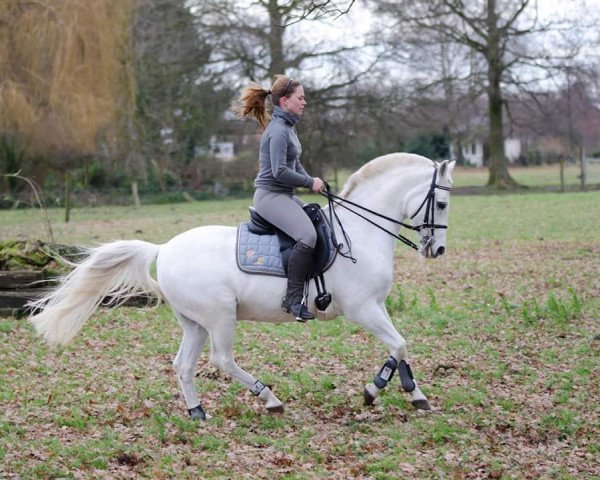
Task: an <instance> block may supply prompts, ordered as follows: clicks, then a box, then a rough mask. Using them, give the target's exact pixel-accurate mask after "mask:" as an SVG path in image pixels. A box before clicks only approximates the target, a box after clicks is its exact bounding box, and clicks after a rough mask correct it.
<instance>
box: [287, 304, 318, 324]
mask: <svg viewBox="0 0 600 480" xmlns="http://www.w3.org/2000/svg"><path fill="white" fill-rule="evenodd" d="M286 311H287V313H290V314H292V315H294V316H295V317H296V321H298V322H301V323H304V322H306V321H307V320H314V319H315V316H314V315H313V314H312V313H311V311H310V310H309V309H308V308H306V307H305V306H304V304H302V303H296V304H294V305H290V306H289V307H288V308H287V310H286Z"/></svg>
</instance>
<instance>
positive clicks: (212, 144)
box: [194, 135, 236, 162]
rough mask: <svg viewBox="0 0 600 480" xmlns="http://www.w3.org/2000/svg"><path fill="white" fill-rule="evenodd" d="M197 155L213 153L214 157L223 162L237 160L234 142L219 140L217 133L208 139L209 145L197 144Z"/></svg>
mask: <svg viewBox="0 0 600 480" xmlns="http://www.w3.org/2000/svg"><path fill="white" fill-rule="evenodd" d="M194 153H195V155H196V157H199V156H202V155H207V154H213V155H214V157H215V158H216V159H218V160H221V161H223V162H230V161H232V160H235V158H236V155H235V146H234V144H233V142H225V141H218V140H217V136H216V135H212V136H211V137H210V140H209V141H208V147H205V146H196V148H195V152H194Z"/></svg>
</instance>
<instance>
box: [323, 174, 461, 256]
mask: <svg viewBox="0 0 600 480" xmlns="http://www.w3.org/2000/svg"><path fill="white" fill-rule="evenodd" d="M436 182H437V168H435V169H434V171H433V178H432V179H431V185H430V186H429V191H428V192H427V195H426V196H425V198H424V199H423V201H422V202H421V205H420V206H419V208H417V210H416V211H415V213H413V214H412V216H411V217H410V219H411V220H412V219H413V218H415V217H416V216H417V214H418V213H419V212H420V211H421V210H422V209H423V208H425V217H424V218H423V223H422V224H421V225H408V224H407V223H404V222H401V221H400V220H396V219H394V218H390V217H387V216H386V215H383V214H381V213H379V212H375V211H373V210H370V209H368V208H367V207H364V206H363V205H359V204H358V203H354V202H352V201H350V200H347V199H345V198H342V197H340V196H338V195H335V194H333V193H331V188H330V186H329V184H328V183H327V182H325V187H326V191H325V192H321V195H323V196H324V197H326V198H327V199H328V201H329V223H330V225H331V227H332V233H333V218H332V217H335V219H336V222H337V224H338V225H339V226H340V229H341V231H342V234H343V236H344V240H345V241H346V243H347V245H348V247H347V250H346V251H345V252H342V248H343V247H344V244H342V243H339V244H338V243H337V241H336V240H335V238H334V244H335V246H336V250H337V251H338V253H339V254H340V255H342V256H343V257H346V258H350V259H351V260H352V261H353V262H356V259H355V258H353V257H352V252H351V247H350V239H349V238H348V236H347V235H346V232H345V230H344V227H343V226H342V223H341V221H340V219H339V217H338V216H337V214H336V213H335V210H334V208H333V207H334V204H335V205H339V206H341V207H343V208H345V209H346V210H348V211H350V212H352V213H354V214H355V215H357V216H359V217H360V218H362V219H363V220H365V221H367V222H369V223H370V224H371V225H373V226H375V227H377V228H379V229H380V230H383V231H384V232H385V233H387V234H388V235H391V236H392V237H394V238H396V239H397V240H400V241H401V242H402V243H404V244H405V245H408V246H409V247H411V248H412V249H414V250H420V248H419V246H418V245H417V244H416V243H415V242H413V241H412V240H410V239H409V238H406V237H405V236H404V235H400V234H395V233H394V232H390V231H389V230H388V229H386V228H385V227H382V226H381V225H379V224H378V223H375V222H374V221H372V220H371V219H369V218H367V217H365V216H364V215H362V214H361V213H359V212H357V211H356V210H352V209H351V208H349V207H348V206H347V205H345V204H346V203H347V204H349V205H352V206H354V207H357V208H360V209H361V210H364V211H365V212H368V213H370V214H372V215H375V216H377V217H379V218H382V219H384V220H387V221H388V222H392V223H395V224H396V225H400V226H402V227H404V228H408V229H409V230H414V231H416V232H420V231H421V230H423V229H424V228H426V229H429V231H430V233H431V235H426V236H425V237H424V238H423V239H422V241H421V249H423V248H427V247H428V246H429V245H430V244H431V242H432V240H433V237H434V231H435V229H436V228H448V225H438V224H436V223H435V213H434V212H435V190H436V188H439V189H440V190H446V191H448V192H449V191H450V190H451V188H450V187H444V186H443V185H438V184H437V183H436Z"/></svg>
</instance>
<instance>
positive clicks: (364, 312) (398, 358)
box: [348, 303, 431, 410]
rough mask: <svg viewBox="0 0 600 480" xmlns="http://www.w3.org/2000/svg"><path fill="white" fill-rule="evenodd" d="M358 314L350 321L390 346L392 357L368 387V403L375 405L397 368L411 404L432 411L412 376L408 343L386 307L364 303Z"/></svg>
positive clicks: (366, 392) (365, 395)
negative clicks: (395, 325)
mask: <svg viewBox="0 0 600 480" xmlns="http://www.w3.org/2000/svg"><path fill="white" fill-rule="evenodd" d="M355 312H356V313H355V314H354V315H349V316H348V318H349V319H350V320H352V321H354V322H356V323H359V324H360V325H362V326H363V327H365V328H366V329H367V330H369V331H370V332H371V333H372V334H373V335H374V336H375V337H376V338H377V339H379V340H380V341H382V342H383V343H384V344H385V345H386V346H387V347H388V349H389V352H390V358H389V359H388V360H387V361H386V362H385V363H384V364H383V366H382V367H381V368H380V369H379V371H378V372H377V374H376V375H375V378H374V380H373V383H369V384H367V385H366V386H365V390H364V398H365V404H367V405H372V404H373V402H374V401H375V399H376V398H377V397H378V396H379V394H380V393H381V390H383V389H384V388H385V387H386V385H387V383H388V381H389V380H391V378H392V376H393V375H394V372H395V371H396V369H398V373H399V375H400V381H401V383H402V388H403V389H404V391H405V392H407V393H409V394H410V397H411V403H412V405H413V406H414V407H415V408H418V409H421V410H429V409H430V408H431V407H430V406H429V402H428V401H427V398H426V397H425V395H423V392H421V389H420V388H419V386H418V385H417V381H416V380H415V379H414V378H413V376H412V372H411V369H410V364H409V361H408V351H407V349H406V340H404V338H403V337H402V335H400V334H399V333H398V331H397V330H396V327H394V324H393V323H392V321H391V320H390V317H389V316H388V314H387V310H386V309H385V306H383V305H377V304H375V303H372V304H363V305H362V306H361V307H360V308H358V309H356V310H355Z"/></svg>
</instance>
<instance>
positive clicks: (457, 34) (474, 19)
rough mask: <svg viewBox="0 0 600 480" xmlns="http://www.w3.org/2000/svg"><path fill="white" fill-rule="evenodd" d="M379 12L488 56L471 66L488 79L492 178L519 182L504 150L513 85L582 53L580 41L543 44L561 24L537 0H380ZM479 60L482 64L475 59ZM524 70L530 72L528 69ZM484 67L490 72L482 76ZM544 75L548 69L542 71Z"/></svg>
mask: <svg viewBox="0 0 600 480" xmlns="http://www.w3.org/2000/svg"><path fill="white" fill-rule="evenodd" d="M377 9H378V11H379V12H381V13H383V14H386V15H389V17H390V18H392V19H393V21H394V22H395V26H396V28H397V30H399V31H403V32H406V33H407V34H408V35H412V36H413V37H415V36H418V35H421V36H422V37H424V38H427V37H429V36H432V37H433V38H435V39H437V40H438V41H445V42H449V43H454V44H458V45H462V46H464V47H466V48H467V49H468V50H469V51H471V52H473V53H474V54H475V55H477V56H478V57H479V59H481V60H482V61H483V66H484V68H485V70H484V72H481V70H479V69H478V68H475V69H474V70H471V69H470V67H471V65H469V64H466V65H465V67H466V68H465V71H466V74H467V75H472V74H475V75H476V76H477V77H478V78H479V79H481V80H483V83H482V86H483V87H484V88H485V92H486V94H487V99H488V126H489V155H490V163H489V179H488V185H490V186H492V187H495V188H506V187H511V186H515V185H516V182H515V181H514V180H513V178H512V177H511V176H510V174H509V172H508V168H507V160H506V158H505V152H504V122H503V115H504V112H503V107H504V104H505V90H506V88H508V85H513V86H519V85H524V84H528V83H531V82H533V81H537V80H539V77H540V74H539V73H537V74H536V73H533V72H548V71H551V70H555V69H556V68H557V67H559V66H560V64H561V62H563V61H564V60H565V59H569V58H572V57H573V56H574V55H575V54H576V53H577V45H575V44H571V45H567V44H563V45H562V48H561V49H560V50H556V51H557V52H559V53H558V54H550V53H549V52H548V51H547V50H544V49H543V48H541V44H540V42H539V41H536V40H537V39H538V38H539V37H540V36H541V35H545V34H547V33H548V32H550V31H551V30H552V29H553V28H555V27H556V28H558V25H556V24H553V23H552V22H545V23H543V22H541V21H540V20H539V17H538V10H537V3H536V2H535V1H532V0H486V1H485V2H483V4H482V3H481V2H476V1H473V0H465V1H456V0H423V1H421V2H412V1H410V0H397V1H381V2H377ZM476 66H477V65H476ZM522 72H527V73H526V74H523V73H522ZM481 73H484V74H485V76H484V77H483V78H482V76H481ZM542 76H543V74H542Z"/></svg>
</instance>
